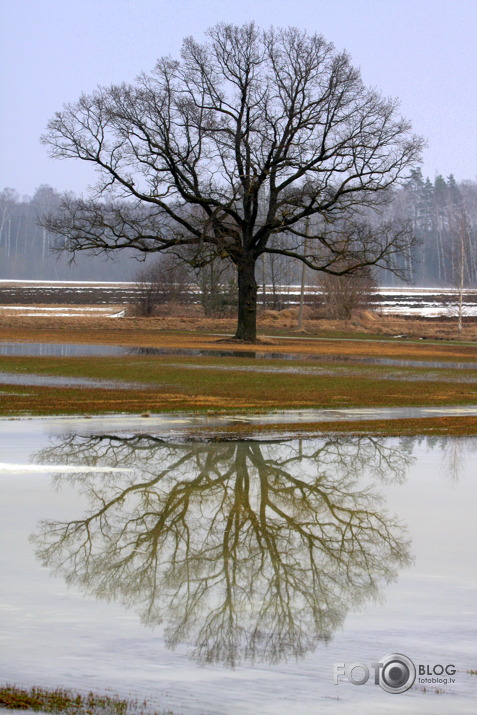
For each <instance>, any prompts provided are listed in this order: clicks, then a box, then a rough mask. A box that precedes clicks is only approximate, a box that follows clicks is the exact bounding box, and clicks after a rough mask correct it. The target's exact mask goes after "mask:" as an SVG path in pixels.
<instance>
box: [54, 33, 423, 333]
mask: <svg viewBox="0 0 477 715" xmlns="http://www.w3.org/2000/svg"><path fill="white" fill-rule="evenodd" d="M207 35H208V41H207V42H206V43H204V44H199V43H198V42H196V41H195V40H194V39H193V38H190V37H189V38H187V39H185V40H184V42H183V46H182V53H181V59H180V60H174V59H171V58H168V57H166V58H162V59H160V60H159V61H158V63H157V65H156V67H155V69H154V71H153V72H152V73H151V74H149V75H146V74H143V75H141V76H139V77H138V78H137V80H136V81H135V83H134V84H122V85H118V86H111V87H104V88H99V89H98V90H97V91H95V92H94V93H92V94H90V95H83V96H82V97H81V98H80V99H79V100H78V102H76V103H75V104H70V105H67V106H65V107H64V109H63V111H62V112H58V113H57V114H56V115H55V117H54V118H53V119H52V120H51V121H50V123H49V125H48V131H47V133H46V134H45V136H44V137H43V141H44V142H45V143H46V144H48V145H49V147H50V150H51V155H52V156H53V157H57V158H61V159H64V158H75V159H81V160H83V161H86V162H90V163H91V164H92V165H93V166H94V167H95V168H96V169H97V174H98V181H97V185H96V187H95V190H94V193H92V194H91V196H90V198H87V199H85V198H75V197H73V196H71V195H66V196H65V197H64V200H63V203H62V206H61V210H60V211H59V212H57V213H56V214H54V215H50V216H48V217H46V218H45V219H44V223H45V225H47V227H48V228H49V229H50V230H51V231H53V232H55V233H56V234H58V235H59V236H60V237H61V240H62V245H63V247H64V248H65V249H66V250H68V251H71V252H76V251H80V250H93V251H95V252H110V251H114V250H116V249H120V248H123V247H133V248H135V249H137V250H138V251H142V252H144V253H148V252H157V251H173V252H179V253H180V252H181V251H183V252H185V255H187V257H188V260H189V261H192V262H193V263H195V264H196V265H200V264H205V263H207V262H208V261H209V260H212V259H213V258H215V257H217V256H219V257H221V258H223V259H224V260H227V261H231V262H232V263H233V264H234V265H235V267H236V270H237V279H238V291H239V301H238V327H237V332H236V336H235V337H236V338H237V339H241V340H252V341H253V340H255V338H256V297H257V283H256V279H255V265H256V261H257V259H258V257H259V256H261V255H262V254H264V253H271V254H277V253H278V254H283V255H285V256H289V257H291V258H295V259H299V260H301V261H303V262H305V263H306V264H307V265H308V266H309V267H311V268H313V269H316V270H319V271H325V272H328V273H331V274H336V275H343V274H344V273H352V272H354V271H356V270H358V269H359V268H361V267H362V266H366V265H375V264H378V265H382V266H384V267H388V268H392V266H393V265H395V262H393V257H395V254H396V253H400V252H402V251H403V250H407V249H408V247H409V242H410V241H412V236H411V234H410V232H409V230H408V228H407V226H405V225H396V224H394V225H393V224H384V223H382V222H380V221H379V207H380V206H381V205H382V203H383V202H385V201H386V200H387V198H388V197H389V193H390V192H389V190H390V188H391V187H392V186H393V185H395V184H396V183H397V182H399V181H400V179H402V178H405V177H406V176H407V175H408V174H409V171H410V170H411V168H412V167H413V166H415V165H416V163H417V162H418V161H419V158H420V152H421V149H422V146H423V141H422V139H421V138H419V137H416V136H415V135H413V134H412V133H411V126H410V123H409V122H408V121H406V120H405V119H403V118H402V117H401V116H400V114H399V111H398V102H397V101H396V100H393V99H389V98H385V97H383V96H381V95H380V94H379V93H378V92H377V91H376V90H374V89H370V88H367V87H366V86H365V85H364V83H363V81H362V79H361V76H360V72H359V71H358V70H357V69H356V68H355V67H353V66H352V64H351V61H350V58H349V56H348V54H346V53H345V52H337V51H336V50H335V48H334V47H333V45H332V44H330V43H328V42H327V41H326V40H325V39H324V38H323V37H322V36H320V35H308V34H307V33H306V32H303V31H301V30H298V29H296V28H288V29H278V30H277V29H273V28H272V29H269V30H265V31H262V30H260V29H259V28H257V27H256V26H255V25H254V24H253V23H249V24H245V25H243V26H241V27H239V26H233V25H225V24H219V25H217V26H215V27H213V28H211V29H210V30H209V31H208V33H207ZM373 210H374V211H373ZM282 234H285V235H286V237H287V240H286V241H285V243H284V241H283V240H278V239H280V238H282ZM305 236H307V241H306V243H305V242H304V238H305ZM304 246H306V247H307V248H306V251H305V250H304ZM184 247H186V248H184ZM183 255H184V254H183Z"/></svg>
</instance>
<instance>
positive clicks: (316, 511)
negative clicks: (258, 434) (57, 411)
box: [0, 420, 477, 715]
mask: <svg viewBox="0 0 477 715" xmlns="http://www.w3.org/2000/svg"><path fill="white" fill-rule="evenodd" d="M74 424H75V423H74V422H71V421H70V422H68V421H65V422H64V423H62V422H61V421H59V420H56V421H55V422H53V421H48V420H29V421H10V422H9V421H2V422H0V448H1V453H0V486H1V490H2V499H1V506H0V514H1V519H2V540H3V542H4V546H3V548H2V555H1V562H0V568H1V573H2V584H1V592H2V610H1V614H2V615H1V617H2V620H3V624H2V632H3V643H2V648H1V653H2V661H3V662H2V663H1V672H2V680H3V682H6V681H8V682H13V683H16V684H25V685H31V684H39V685H42V686H47V687H48V686H49V687H54V686H58V685H61V686H65V687H72V688H76V689H80V690H90V689H92V690H95V691H101V692H104V691H105V690H107V689H112V690H113V691H114V692H116V693H119V694H120V695H122V696H127V695H132V696H136V695H139V696H140V697H147V698H148V699H149V700H150V701H151V702H152V703H153V704H154V705H155V706H158V707H159V706H160V707H163V708H165V709H167V708H169V709H171V710H172V711H173V712H174V713H175V714H176V715H179V713H185V714H187V715H192V714H193V715H199V713H202V714H204V715H212V714H214V715H239V714H240V715H243V714H245V715H262V714H263V715H268V714H271V713H274V714H278V715H281V714H285V713H286V715H312V714H314V713H317V712H322V711H326V712H332V713H334V712H336V713H345V714H346V713H353V714H356V713H363V714H364V713H369V712H379V713H404V712H408V713H429V714H430V713H449V712H455V713H471V712H474V711H475V698H476V695H477V676H475V675H470V674H469V673H468V672H467V671H470V670H475V669H476V667H477V662H476V657H475V630H476V629H475V626H476V608H475V603H476V592H477V589H476V586H477V573H476V557H475V544H476V543H477V526H476V519H475V508H476V504H477V481H476V479H475V477H476V470H475V466H476V457H477V439H476V438H471V439H450V438H438V439H437V438H436V439H433V440H432V439H425V440H424V439H412V438H406V439H377V438H369V437H361V438H357V437H351V438H350V437H336V436H334V437H323V438H316V437H315V438H312V439H307V440H298V439H294V440H280V441H261V442H258V441H248V442H240V441H236V442H200V441H192V442H187V441H180V440H179V438H174V437H173V436H172V437H171V436H170V435H169V438H168V439H164V438H163V436H161V433H159V432H154V431H149V432H148V433H147V434H146V433H143V434H140V433H138V432H136V431H131V430H130V431H127V429H125V428H124V426H123V428H122V429H115V430H112V431H109V432H108V431H107V430H96V429H94V427H95V424H96V421H95V424H94V425H91V427H90V428H88V427H87V426H86V427H85V426H84V424H83V427H82V429H73V428H72V427H73V426H74ZM88 429H89V431H88ZM394 652H399V653H404V654H405V655H407V656H408V657H409V658H411V659H412V660H413V661H414V663H416V665H418V664H424V665H425V666H426V667H430V668H431V669H432V668H433V667H434V665H436V664H443V665H444V666H445V665H447V664H453V665H455V668H456V673H455V675H454V676H453V677H455V683H450V682H448V683H447V684H444V683H437V684H425V685H424V684H422V683H419V682H418V680H416V682H415V684H414V686H413V687H412V688H411V689H410V690H409V691H407V692H406V693H403V694H400V695H397V694H389V693H386V692H385V691H384V690H382V689H381V688H380V687H379V686H378V685H375V684H374V682H373V680H372V678H371V679H370V680H369V681H368V682H367V683H366V684H364V685H363V686H354V685H352V684H351V683H349V682H347V681H346V679H342V680H340V682H339V684H338V685H335V684H334V683H333V668H334V664H335V663H342V662H345V663H348V664H350V663H356V662H360V663H365V664H368V665H370V664H371V663H373V662H376V661H378V660H379V659H380V658H382V657H383V656H385V655H386V654H388V653H394ZM441 677H442V676H441Z"/></svg>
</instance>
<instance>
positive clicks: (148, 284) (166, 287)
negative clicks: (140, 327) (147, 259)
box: [133, 256, 188, 317]
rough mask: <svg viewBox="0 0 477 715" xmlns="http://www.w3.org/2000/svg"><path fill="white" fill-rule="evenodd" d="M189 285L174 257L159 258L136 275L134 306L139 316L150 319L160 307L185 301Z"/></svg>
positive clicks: (184, 272) (183, 269) (182, 269)
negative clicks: (164, 304)
mask: <svg viewBox="0 0 477 715" xmlns="http://www.w3.org/2000/svg"><path fill="white" fill-rule="evenodd" d="M187 283H188V276H187V271H186V269H185V267H184V266H183V265H182V264H179V263H177V261H176V260H174V258H173V257H172V256H166V257H161V258H158V259H156V260H155V261H154V262H153V263H149V264H146V265H145V266H143V267H142V268H141V269H140V270H139V271H138V273H137V274H136V278H135V287H136V292H135V298H134V302H133V305H134V307H135V309H136V311H137V312H138V314H139V315H141V316H144V317H150V316H151V315H153V313H154V311H155V309H156V308H157V307H158V306H159V305H161V304H163V303H170V302H176V303H178V302H181V301H182V300H184V297H185V292H186V286H187Z"/></svg>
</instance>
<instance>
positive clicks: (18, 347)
mask: <svg viewBox="0 0 477 715" xmlns="http://www.w3.org/2000/svg"><path fill="white" fill-rule="evenodd" d="M0 355H6V356H18V357H22V356H24V357H109V356H115V355H138V356H141V355H142V356H144V355H147V356H158V357H168V356H170V357H215V358H224V357H234V358H240V359H244V360H248V359H251V360H258V361H260V360H285V361H287V362H291V363H293V362H300V363H302V362H304V361H305V362H320V363H321V362H323V363H331V364H333V363H342V364H345V365H363V366H364V365H381V366H387V367H417V368H420V367H423V368H429V369H452V370H454V369H455V370H473V369H475V368H476V367H477V362H465V361H460V362H459V361H456V360H454V361H452V362H451V361H444V360H402V359H393V358H388V357H361V356H358V355H332V354H331V355H330V354H327V353H323V354H320V353H319V352H316V353H309V354H307V353H293V352H291V353H290V352H279V351H278V350H277V352H261V351H258V350H222V349H220V350H217V349H210V350H207V349H193V348H152V347H125V346H122V345H101V344H97V345H94V344H86V343H85V344H81V343H35V342H31V343H30V342H17V343H15V342H0ZM197 367H199V366H197ZM222 367H223V369H227V366H226V365H223V366H222ZM234 369H240V368H238V367H237V366H234ZM250 369H254V370H255V369H257V370H264V369H267V368H261V367H258V368H254V367H252V368H250ZM285 369H286V370H290V369H292V370H295V369H298V370H299V371H303V370H305V371H306V370H307V367H306V366H305V367H299V368H285Z"/></svg>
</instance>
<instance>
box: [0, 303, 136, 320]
mask: <svg viewBox="0 0 477 715" xmlns="http://www.w3.org/2000/svg"><path fill="white" fill-rule="evenodd" d="M9 313H10V314H13V315H18V316H22V317H30V318H31V317H64V318H77V317H80V318H81V317H101V318H123V317H124V315H125V311H124V310H120V311H118V309H117V306H107V307H102V306H99V305H95V306H92V307H89V306H84V305H81V306H75V307H71V308H70V307H65V306H63V305H62V306H52V307H50V306H48V307H47V306H44V305H42V306H35V305H2V306H0V315H2V314H4V315H8V314H9Z"/></svg>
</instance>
